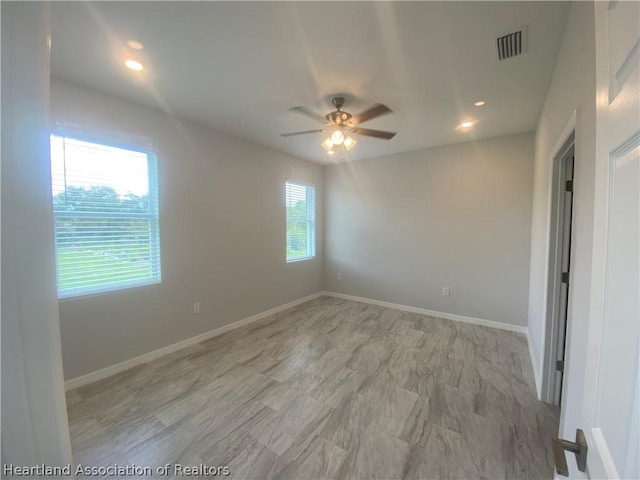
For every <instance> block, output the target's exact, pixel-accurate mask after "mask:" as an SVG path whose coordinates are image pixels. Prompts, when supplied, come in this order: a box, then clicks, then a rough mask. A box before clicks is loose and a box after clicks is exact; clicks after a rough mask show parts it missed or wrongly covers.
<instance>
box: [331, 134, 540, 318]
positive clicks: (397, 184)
mask: <svg viewBox="0 0 640 480" xmlns="http://www.w3.org/2000/svg"><path fill="white" fill-rule="evenodd" d="M532 172H533V134H532V133H525V134H518V135H510V136H505V137H497V138H493V139H489V140H482V141H477V142H468V143H463V144H456V145H450V146H446V147H439V148H432V149H427V150H420V151H416V152H408V153H402V154H397V155H390V156H385V157H380V158H376V159H369V160H363V161H359V162H351V163H343V164H338V165H334V166H329V167H326V168H325V202H326V203H325V212H326V218H325V245H326V249H325V288H326V289H327V290H330V291H335V292H340V293H345V294H350V295H356V296H361V297H367V298H372V299H376V300H382V301H387V302H392V303H399V304H403V305H409V306H412V307H419V308H425V309H429V310H435V311H439V312H445V313H451V314H457V315H465V316H469V317H475V318H480V319H484V320H491V321H496V322H502V323H507V324H512V325H519V326H524V325H526V322H527V300H528V284H529V273H528V272H529V240H530V224H531V194H532V185H533V182H532ZM338 273H340V274H341V275H342V279H341V280H338V279H337V274H338ZM442 286H449V287H450V288H451V296H450V297H443V296H442V295H441V288H442Z"/></svg>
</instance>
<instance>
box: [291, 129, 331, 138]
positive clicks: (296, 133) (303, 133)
mask: <svg viewBox="0 0 640 480" xmlns="http://www.w3.org/2000/svg"><path fill="white" fill-rule="evenodd" d="M320 132H326V130H325V129H324V128H319V129H317V130H305V131H304V132H292V133H281V134H280V136H281V137H291V136H293V135H305V134H307V133H320Z"/></svg>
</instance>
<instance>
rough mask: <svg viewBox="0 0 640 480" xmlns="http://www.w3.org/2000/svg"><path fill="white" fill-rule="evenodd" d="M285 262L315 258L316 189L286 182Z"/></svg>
mask: <svg viewBox="0 0 640 480" xmlns="http://www.w3.org/2000/svg"><path fill="white" fill-rule="evenodd" d="M285 205H286V206H285V208H286V212H287V262H293V261H296V260H305V259H308V258H313V257H315V256H316V189H315V188H314V187H312V186H310V185H304V184H301V183H294V182H290V181H287V182H286V195H285Z"/></svg>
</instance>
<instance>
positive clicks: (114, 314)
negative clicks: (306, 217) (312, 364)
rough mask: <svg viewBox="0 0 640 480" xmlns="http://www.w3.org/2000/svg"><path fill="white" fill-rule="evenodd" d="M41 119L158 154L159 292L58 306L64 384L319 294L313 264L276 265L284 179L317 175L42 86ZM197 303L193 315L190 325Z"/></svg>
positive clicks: (79, 91) (72, 89) (233, 142)
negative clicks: (44, 110) (45, 111)
mask: <svg viewBox="0 0 640 480" xmlns="http://www.w3.org/2000/svg"><path fill="white" fill-rule="evenodd" d="M51 94H52V105H51V108H52V116H53V118H54V120H56V121H60V122H71V123H74V124H78V125H82V126H84V127H88V128H92V129H94V130H96V129H97V130H102V131H104V132H106V133H107V134H109V135H112V134H115V135H118V134H128V135H139V136H143V137H147V138H149V139H151V141H152V142H153V144H154V146H155V147H156V148H157V151H158V167H159V183H160V194H159V196H160V236H161V250H162V283H161V284H160V285H152V286H147V287H139V288H133V289H128V290H122V291H119V292H113V293H106V294H100V295H94V296H87V297H80V298H75V299H70V300H63V301H61V302H60V323H61V330H62V346H63V358H64V373H65V378H67V379H70V378H74V377H77V376H79V375H82V374H86V373H89V372H93V371H95V370H98V369H100V368H104V367H107V366H110V365H113V364H116V363H118V362H122V361H124V360H127V359H130V358H132V357H135V356H138V355H141V354H144V353H147V352H150V351H152V350H155V349H158V348H160V347H163V346H165V345H169V344H172V343H175V342H178V341H180V340H184V339H187V338H190V337H192V336H194V335H197V334H199V333H203V332H206V331H209V330H212V329H214V328H217V327H221V326H223V325H226V324H229V323H231V322H233V321H236V320H240V319H243V318H246V317H248V316H250V315H253V314H256V313H259V312H262V311H265V310H267V309H270V308H272V307H276V306H279V305H282V304H284V303H287V302H290V301H292V300H295V299H298V298H301V297H304V296H306V295H309V294H312V293H315V292H317V291H319V290H322V252H323V248H322V222H321V221H319V222H318V227H317V228H318V231H317V238H318V245H317V249H316V250H317V256H316V258H315V259H313V260H309V261H303V262H295V263H290V264H287V263H286V262H285V217H284V183H285V178H292V179H297V180H300V181H305V182H309V183H312V184H315V185H316V186H317V204H318V208H319V210H318V218H319V219H322V217H323V215H322V204H323V199H322V191H323V189H322V169H321V167H320V166H319V165H316V164H312V163H309V162H305V161H302V160H298V159H295V158H292V157H288V156H287V155H285V154H282V153H279V152H276V151H273V150H270V149H268V148H266V147H262V146H258V145H255V144H251V143H248V142H245V141H241V140H238V139H235V138H231V137H229V136H226V135H223V134H218V133H215V132H213V131H211V130H209V129H207V128H204V127H202V126H199V125H196V124H194V123H190V122H187V121H185V120H181V119H179V118H174V117H169V116H167V115H165V114H162V113H160V112H159V111H155V110H151V109H148V108H144V107H140V106H137V105H134V104H131V103H130V102H126V101H124V100H119V99H117V98H114V97H110V96H107V95H103V94H100V93H97V92H94V91H91V90H87V89H84V88H81V87H78V86H74V85H70V84H68V83H65V82H62V81H60V80H56V79H54V81H53V82H52V92H51ZM194 302H200V305H201V313H200V314H197V315H194V314H193V313H192V308H193V303H194Z"/></svg>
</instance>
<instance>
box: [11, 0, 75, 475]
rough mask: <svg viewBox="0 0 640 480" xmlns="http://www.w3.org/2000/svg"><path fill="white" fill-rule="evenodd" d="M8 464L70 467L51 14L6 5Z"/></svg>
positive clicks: (38, 6)
mask: <svg viewBox="0 0 640 480" xmlns="http://www.w3.org/2000/svg"><path fill="white" fill-rule="evenodd" d="M1 8H2V10H1V11H2V463H3V464H9V463H11V464H14V465H35V464H40V463H46V464H48V465H51V466H53V465H65V464H67V463H68V462H70V461H71V446H70V442H69V431H68V427H67V412H66V405H65V398H64V387H63V382H62V359H61V353H60V328H59V325H58V308H57V299H56V285H55V273H54V272H55V270H54V253H53V235H52V230H51V225H52V214H51V180H50V177H51V171H50V167H49V150H48V142H49V140H48V134H47V123H46V120H47V112H48V101H49V48H48V46H47V40H48V36H49V31H50V30H49V22H48V18H49V17H48V10H47V8H46V5H44V4H43V3H39V2H38V3H35V2H34V3H31V2H27V3H19V2H3V3H2V7H1Z"/></svg>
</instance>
